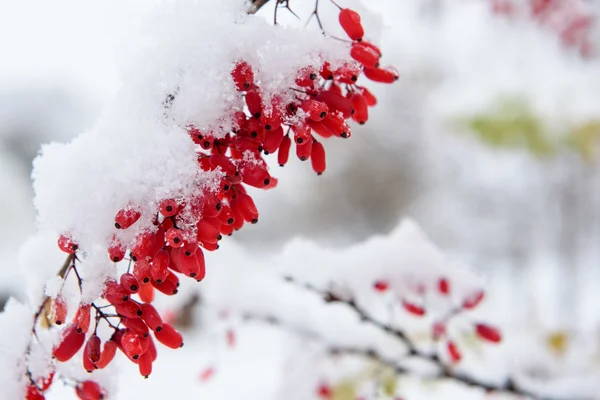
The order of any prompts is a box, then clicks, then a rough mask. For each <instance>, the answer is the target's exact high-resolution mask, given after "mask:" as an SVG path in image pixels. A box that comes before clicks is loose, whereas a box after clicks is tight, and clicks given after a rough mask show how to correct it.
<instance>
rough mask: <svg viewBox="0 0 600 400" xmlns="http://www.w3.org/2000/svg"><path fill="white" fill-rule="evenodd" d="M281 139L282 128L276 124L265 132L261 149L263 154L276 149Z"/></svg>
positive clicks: (273, 151) (270, 152)
mask: <svg viewBox="0 0 600 400" xmlns="http://www.w3.org/2000/svg"><path fill="white" fill-rule="evenodd" d="M282 140H283V128H282V127H281V125H278V126H277V127H276V128H274V129H272V130H271V131H269V132H268V133H267V134H266V137H265V141H264V142H263V150H264V151H265V154H272V153H275V152H276V151H277V149H278V148H279V146H280V145H281V141H282Z"/></svg>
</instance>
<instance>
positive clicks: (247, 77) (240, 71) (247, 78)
mask: <svg viewBox="0 0 600 400" xmlns="http://www.w3.org/2000/svg"><path fill="white" fill-rule="evenodd" d="M231 76H232V77H233V81H234V82H235V86H236V87H237V89H238V90H239V91H242V92H243V91H246V90H249V89H250V88H252V86H253V85H254V73H253V72H252V67H251V66H250V64H248V63H247V62H246V61H240V62H238V63H237V64H236V65H235V67H234V68H233V71H231Z"/></svg>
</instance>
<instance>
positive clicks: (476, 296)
mask: <svg viewBox="0 0 600 400" xmlns="http://www.w3.org/2000/svg"><path fill="white" fill-rule="evenodd" d="M484 296H485V293H484V292H483V291H481V290H480V291H477V292H475V293H473V294H472V295H471V296H469V297H468V298H466V299H465V300H464V301H463V305H462V306H463V308H464V309H465V310H471V309H473V308H475V307H477V306H478V305H479V303H481V301H482V300H483V298H484Z"/></svg>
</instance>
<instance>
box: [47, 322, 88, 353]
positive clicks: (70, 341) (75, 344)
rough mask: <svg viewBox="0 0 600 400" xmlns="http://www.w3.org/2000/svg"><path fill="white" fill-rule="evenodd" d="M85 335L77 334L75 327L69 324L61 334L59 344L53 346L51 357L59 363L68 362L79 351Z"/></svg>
mask: <svg viewBox="0 0 600 400" xmlns="http://www.w3.org/2000/svg"><path fill="white" fill-rule="evenodd" d="M84 341H85V333H83V332H81V333H79V332H77V325H75V324H69V325H67V327H66V328H64V329H63V330H62V332H61V336H60V342H59V343H58V344H57V345H56V346H54V349H53V350H52V355H53V356H54V357H55V358H56V359H57V360H58V361H60V362H65V361H68V360H70V359H71V358H72V357H73V356H74V355H75V353H77V352H78V351H79V349H81V346H83V342H84Z"/></svg>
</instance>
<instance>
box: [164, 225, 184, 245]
mask: <svg viewBox="0 0 600 400" xmlns="http://www.w3.org/2000/svg"><path fill="white" fill-rule="evenodd" d="M165 239H166V240H167V244H168V245H169V246H171V247H173V248H179V247H181V246H183V234H182V232H181V231H180V230H179V229H177V228H169V229H167V232H166V233H165Z"/></svg>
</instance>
